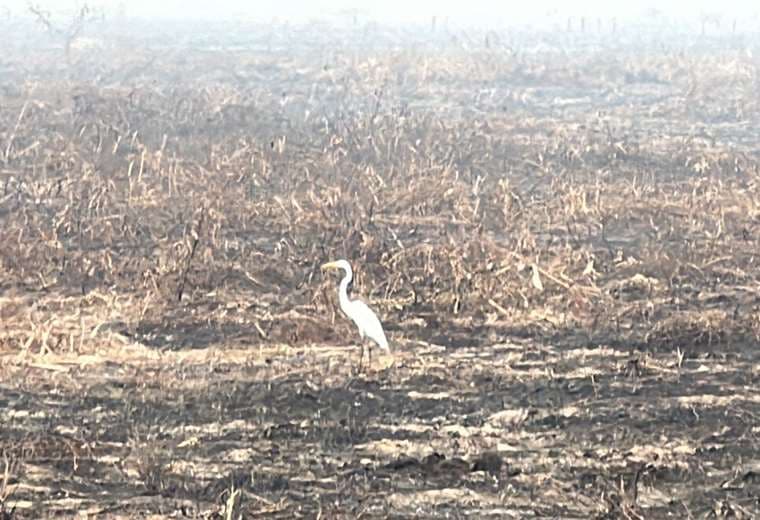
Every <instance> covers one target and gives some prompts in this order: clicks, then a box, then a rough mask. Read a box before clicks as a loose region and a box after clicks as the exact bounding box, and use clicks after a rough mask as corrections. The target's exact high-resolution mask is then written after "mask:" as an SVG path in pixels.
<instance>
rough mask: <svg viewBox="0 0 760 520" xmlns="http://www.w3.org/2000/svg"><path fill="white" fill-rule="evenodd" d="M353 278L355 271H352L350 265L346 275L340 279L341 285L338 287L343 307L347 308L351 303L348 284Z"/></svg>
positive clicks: (339, 298)
mask: <svg viewBox="0 0 760 520" xmlns="http://www.w3.org/2000/svg"><path fill="white" fill-rule="evenodd" d="M353 278H354V273H352V272H351V268H350V267H349V268H348V269H347V270H346V275H345V276H344V277H343V279H342V280H341V281H340V287H339V288H338V302H339V303H340V307H341V309H345V308H346V307H347V306H348V304H349V303H350V300H349V299H348V286H349V284H350V283H351V280H353Z"/></svg>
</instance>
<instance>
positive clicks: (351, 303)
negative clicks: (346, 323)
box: [322, 260, 391, 369]
mask: <svg viewBox="0 0 760 520" xmlns="http://www.w3.org/2000/svg"><path fill="white" fill-rule="evenodd" d="M322 269H323V270H325V269H343V271H344V272H345V276H344V277H343V280H341V281H340V287H339V288H338V302H339V303H340V310H342V311H343V313H344V314H345V315H346V316H348V317H349V318H351V320H352V321H353V322H354V323H355V324H356V326H357V327H358V328H359V335H360V336H361V340H362V343H361V354H360V357H359V368H360V369H361V364H362V359H363V358H364V338H369V339H371V340H372V341H374V342H375V343H376V344H377V346H378V347H380V348H381V349H383V350H384V351H385V352H387V353H388V354H390V353H391V349H390V347H389V346H388V340H387V339H386V338H385V332H384V331H383V325H382V324H381V323H380V320H379V319H378V317H377V314H375V313H374V312H373V311H372V309H370V308H369V306H368V305H367V304H366V303H364V302H363V301H361V300H349V299H348V286H349V285H350V284H351V281H352V280H353V278H354V272H353V271H352V270H351V264H349V263H348V261H346V260H336V261H335V262H328V263H326V264H324V265H323V266H322ZM369 362H370V365H371V364H372V347H371V346H370V349H369Z"/></svg>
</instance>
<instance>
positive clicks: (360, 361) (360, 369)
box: [356, 338, 364, 375]
mask: <svg viewBox="0 0 760 520" xmlns="http://www.w3.org/2000/svg"><path fill="white" fill-rule="evenodd" d="M363 360H364V338H362V339H361V341H360V343H359V366H358V367H357V369H356V373H357V375H358V374H361V372H362V361H363Z"/></svg>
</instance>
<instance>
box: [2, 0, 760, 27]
mask: <svg viewBox="0 0 760 520" xmlns="http://www.w3.org/2000/svg"><path fill="white" fill-rule="evenodd" d="M28 3H29V2H28V1H27V0H0V6H3V5H5V6H7V7H10V8H11V9H13V10H16V11H17V10H19V9H24V8H25V6H26V5H28ZM33 3H34V4H36V5H40V6H44V7H48V8H54V9H59V8H62V7H64V6H66V5H71V6H74V5H75V4H77V3H79V4H80V5H81V4H82V3H83V2H82V1H81V0H78V1H77V0H36V1H33ZM87 3H88V4H89V5H107V6H117V5H118V4H120V3H122V4H124V5H125V10H126V12H127V14H131V15H137V16H162V17H163V16H170V15H172V14H175V15H179V16H192V17H206V18H216V19H219V18H226V17H238V16H240V15H244V16H246V17H250V18H258V19H263V20H268V19H271V18H272V17H275V16H277V17H279V18H281V19H290V20H293V21H296V22H297V21H302V20H307V19H309V18H312V17H315V16H320V15H324V14H326V13H328V14H329V13H331V12H336V11H339V10H341V9H346V8H350V7H356V8H360V9H364V10H366V11H367V13H368V14H369V15H370V16H371V17H372V18H374V19H377V20H382V21H393V22H415V21H420V22H427V21H428V20H429V19H430V17H431V16H433V15H439V16H449V17H451V18H456V19H458V20H460V21H463V22H466V23H476V24H485V25H498V24H501V23H508V22H510V21H518V22H519V21H527V20H530V19H535V18H539V17H545V16H546V14H547V13H549V12H553V13H555V14H556V15H557V16H568V15H571V14H575V15H577V16H581V15H583V16H589V17H595V16H618V17H620V18H626V17H629V16H635V15H638V14H639V13H641V12H642V11H644V10H645V9H647V8H656V9H658V10H660V11H661V12H663V13H664V14H666V15H669V16H676V15H678V14H683V15H686V16H687V17H689V18H694V17H698V16H699V15H700V13H702V12H705V13H723V14H724V16H726V17H733V16H749V15H753V14H755V13H758V12H760V7H758V6H759V5H760V3H758V2H757V1H754V2H753V1H749V0H670V1H668V0H662V1H659V2H658V1H655V0H641V1H639V2H634V1H629V2H611V1H609V0H607V1H604V0H574V1H572V2H568V1H561V0H532V1H530V2H526V1H512V2H510V1H505V0H502V1H501V2H494V1H488V0H376V1H368V0H354V1H350V0H321V1H308V0H266V1H263V0H257V1H256V0H254V1H250V0H249V1H246V0H214V1H209V0H128V1H122V0H91V1H89V2H87ZM494 5H497V6H500V7H496V8H495V7H494Z"/></svg>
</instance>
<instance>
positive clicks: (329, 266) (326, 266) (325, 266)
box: [322, 262, 338, 271]
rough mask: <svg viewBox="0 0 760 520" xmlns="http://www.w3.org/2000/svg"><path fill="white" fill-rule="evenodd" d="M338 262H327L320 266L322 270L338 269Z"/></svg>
mask: <svg viewBox="0 0 760 520" xmlns="http://www.w3.org/2000/svg"><path fill="white" fill-rule="evenodd" d="M337 264H338V262H327V263H326V264H322V270H323V271H324V270H325V269H337V268H338V265H337Z"/></svg>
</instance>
